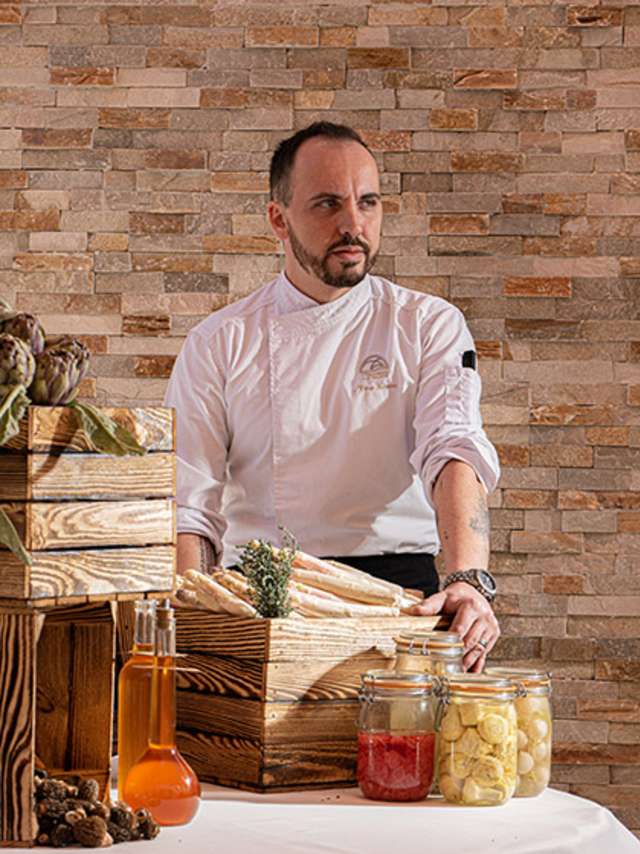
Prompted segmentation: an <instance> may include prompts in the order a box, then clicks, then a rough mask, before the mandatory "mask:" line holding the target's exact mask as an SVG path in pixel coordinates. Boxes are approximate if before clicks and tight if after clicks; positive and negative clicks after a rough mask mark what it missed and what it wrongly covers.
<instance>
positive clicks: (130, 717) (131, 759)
mask: <svg viewBox="0 0 640 854" xmlns="http://www.w3.org/2000/svg"><path fill="white" fill-rule="evenodd" d="M155 631H156V602H155V601H153V600H143V601H140V602H136V603H135V628H134V641H133V650H132V655H131V658H130V659H129V661H127V663H126V664H125V665H124V667H123V668H122V670H121V671H120V678H119V680H118V797H119V798H120V800H122V790H123V788H124V781H125V779H126V776H127V774H128V773H129V771H130V770H131V769H132V768H133V766H134V765H135V764H136V762H137V761H138V759H140V757H141V756H142V754H143V753H144V752H145V750H146V749H147V746H148V744H149V724H150V720H151V680H152V677H153V650H154V642H155Z"/></svg>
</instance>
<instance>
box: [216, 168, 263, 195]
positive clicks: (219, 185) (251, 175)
mask: <svg viewBox="0 0 640 854" xmlns="http://www.w3.org/2000/svg"><path fill="white" fill-rule="evenodd" d="M211 190H212V191H213V192H214V193H266V192H268V190H269V176H268V175H267V174H266V173H256V172H214V173H213V174H212V176H211Z"/></svg>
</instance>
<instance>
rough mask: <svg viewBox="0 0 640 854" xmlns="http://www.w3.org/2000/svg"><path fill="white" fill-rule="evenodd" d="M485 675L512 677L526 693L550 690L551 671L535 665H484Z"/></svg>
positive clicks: (502, 677)
mask: <svg viewBox="0 0 640 854" xmlns="http://www.w3.org/2000/svg"><path fill="white" fill-rule="evenodd" d="M484 672H485V673H486V674H487V676H496V677H498V678H501V679H513V680H514V681H515V682H516V683H517V685H518V686H521V687H522V689H523V690H524V691H525V692H527V693H547V692H548V691H550V690H551V673H549V672H548V671H547V670H539V669H538V668H537V667H517V666H516V667H486V668H485V671H484Z"/></svg>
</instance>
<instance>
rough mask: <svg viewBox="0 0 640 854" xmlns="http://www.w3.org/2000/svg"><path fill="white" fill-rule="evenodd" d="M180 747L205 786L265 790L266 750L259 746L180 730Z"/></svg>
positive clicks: (253, 742) (178, 734)
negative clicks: (211, 784)
mask: <svg viewBox="0 0 640 854" xmlns="http://www.w3.org/2000/svg"><path fill="white" fill-rule="evenodd" d="M177 743H178V750H180V752H181V753H182V755H183V756H184V758H185V759H186V760H187V762H188V763H189V765H191V767H192V768H193V770H194V771H195V773H196V775H197V776H198V779H199V780H200V781H201V782H203V783H219V784H220V785H222V786H240V788H246V789H249V790H251V791H261V790H262V786H261V777H262V749H261V747H260V745H259V743H258V742H256V741H251V740H250V739H245V738H227V737H225V736H216V735H211V734H204V733H200V732H197V731H191V730H182V729H178V731H177Z"/></svg>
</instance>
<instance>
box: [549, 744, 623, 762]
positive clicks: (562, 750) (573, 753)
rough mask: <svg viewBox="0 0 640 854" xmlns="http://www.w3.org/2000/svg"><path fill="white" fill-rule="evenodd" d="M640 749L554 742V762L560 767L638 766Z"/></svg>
mask: <svg viewBox="0 0 640 854" xmlns="http://www.w3.org/2000/svg"><path fill="white" fill-rule="evenodd" d="M639 759H640V748H638V747H627V746H623V745H615V744H578V743H574V742H554V745H553V754H552V761H553V763H554V765H555V764H560V765H636V764H637V763H638V761H639Z"/></svg>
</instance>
